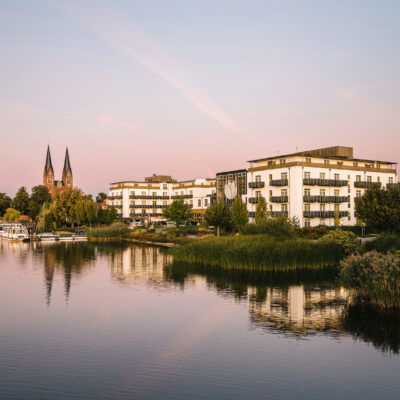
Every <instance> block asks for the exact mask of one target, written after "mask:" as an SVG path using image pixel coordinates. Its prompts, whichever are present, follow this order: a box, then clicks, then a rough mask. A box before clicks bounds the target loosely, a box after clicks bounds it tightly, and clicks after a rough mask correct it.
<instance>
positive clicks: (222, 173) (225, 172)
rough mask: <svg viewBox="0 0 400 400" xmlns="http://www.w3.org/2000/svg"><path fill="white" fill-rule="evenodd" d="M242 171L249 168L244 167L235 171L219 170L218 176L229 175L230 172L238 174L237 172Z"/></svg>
mask: <svg viewBox="0 0 400 400" xmlns="http://www.w3.org/2000/svg"><path fill="white" fill-rule="evenodd" d="M240 172H247V169H246V168H243V169H235V170H234V171H224V172H217V173H216V176H218V175H228V174H237V173H240Z"/></svg>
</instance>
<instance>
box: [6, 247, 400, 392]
mask: <svg viewBox="0 0 400 400" xmlns="http://www.w3.org/2000/svg"><path fill="white" fill-rule="evenodd" d="M170 261H171V260H170V259H169V257H168V256H167V254H166V252H165V251H164V250H163V249H160V248H157V247H142V246H136V245H131V244H127V243H121V244H93V243H49V244H46V243H43V244H40V243H31V244H25V243H11V242H8V241H4V240H1V241H0V321H1V322H0V398H1V399H6V400H14V399H19V400H20V399H30V400H31V399H41V400H43V399H52V400H55V399H57V400H58V399H113V400H115V399H174V400H175V399H244V398H248V399H369V400H370V399H380V400H382V399H385V400H387V399H398V398H399V393H400V357H399V347H400V324H399V321H400V320H399V319H398V318H397V317H393V316H385V315H380V314H376V313H374V312H371V311H368V310H360V309H358V308H354V307H350V308H349V309H348V308H347V307H346V304H347V301H348V293H347V292H346V290H344V289H343V288H341V287H340V286H339V285H338V284H337V282H336V279H335V272H334V271H333V272H329V271H312V272H308V273H304V272H303V273H301V272H286V273H269V274H255V273H249V272H238V271H221V270H218V269H216V268H208V269H207V268H204V267H203V268H200V267H195V266H189V265H182V264H180V265H177V264H171V263H170Z"/></svg>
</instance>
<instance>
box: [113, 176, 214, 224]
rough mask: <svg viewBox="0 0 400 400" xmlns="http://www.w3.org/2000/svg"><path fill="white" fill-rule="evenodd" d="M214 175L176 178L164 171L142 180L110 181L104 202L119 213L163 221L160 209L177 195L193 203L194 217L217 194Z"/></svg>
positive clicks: (202, 212) (135, 218) (204, 209)
mask: <svg viewBox="0 0 400 400" xmlns="http://www.w3.org/2000/svg"><path fill="white" fill-rule="evenodd" d="M215 193H216V189H215V179H207V178H205V179H193V180H189V181H181V182H177V181H176V180H174V179H172V177H170V176H167V175H153V176H151V177H148V178H145V180H144V181H123V182H114V183H111V185H110V189H109V192H108V199H107V205H108V207H110V208H116V209H117V212H118V217H120V218H124V219H130V220H136V221H145V222H157V221H164V220H165V219H164V218H163V216H162V213H163V210H164V209H165V208H166V207H167V206H169V205H170V204H172V202H173V201H174V200H176V199H183V200H184V202H185V203H187V204H189V205H190V206H191V207H192V211H193V216H194V218H200V217H201V216H202V215H204V213H205V211H206V209H207V208H208V206H209V205H210V204H211V201H212V199H213V198H214V197H215V196H216V194H215Z"/></svg>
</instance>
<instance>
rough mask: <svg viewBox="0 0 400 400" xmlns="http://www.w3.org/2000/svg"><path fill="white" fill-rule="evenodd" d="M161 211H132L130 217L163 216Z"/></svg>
mask: <svg viewBox="0 0 400 400" xmlns="http://www.w3.org/2000/svg"><path fill="white" fill-rule="evenodd" d="M162 216H163V215H162V214H161V213H130V217H162Z"/></svg>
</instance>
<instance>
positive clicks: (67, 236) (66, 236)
mask: <svg viewBox="0 0 400 400" xmlns="http://www.w3.org/2000/svg"><path fill="white" fill-rule="evenodd" d="M59 240H60V241H63V242H69V241H73V240H74V235H73V234H72V233H60V235H59Z"/></svg>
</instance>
